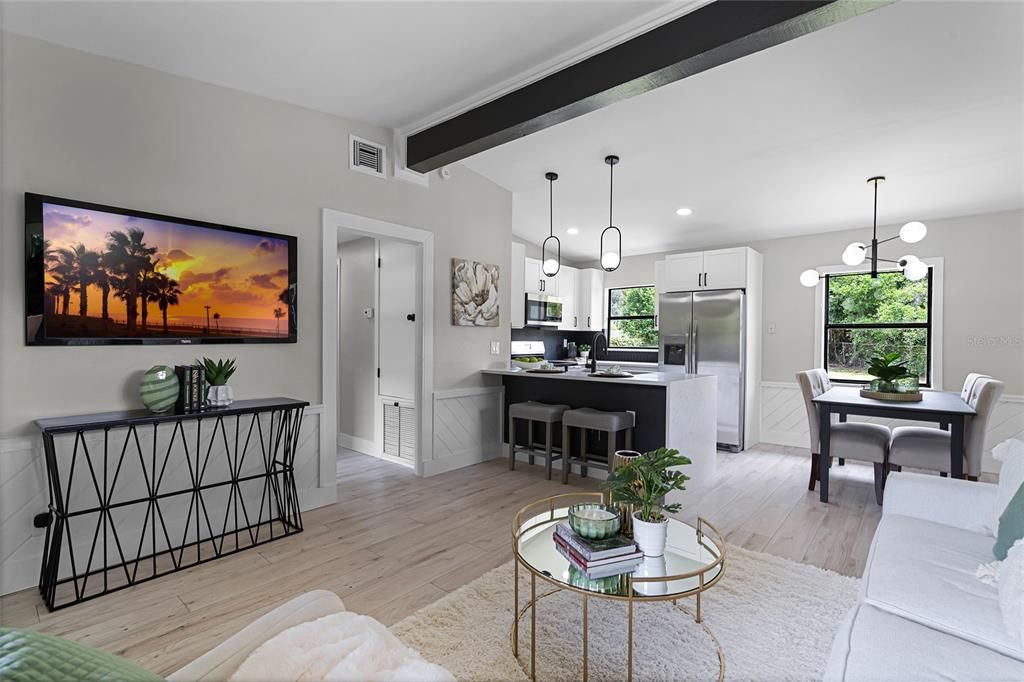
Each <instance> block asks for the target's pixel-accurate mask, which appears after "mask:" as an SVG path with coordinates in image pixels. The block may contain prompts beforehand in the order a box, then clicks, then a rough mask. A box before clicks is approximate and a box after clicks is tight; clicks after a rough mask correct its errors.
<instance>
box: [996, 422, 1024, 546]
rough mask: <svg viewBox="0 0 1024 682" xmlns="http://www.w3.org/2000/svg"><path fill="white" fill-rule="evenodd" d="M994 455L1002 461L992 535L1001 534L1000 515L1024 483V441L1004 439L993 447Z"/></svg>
mask: <svg viewBox="0 0 1024 682" xmlns="http://www.w3.org/2000/svg"><path fill="white" fill-rule="evenodd" d="M992 456H993V457H994V458H995V459H997V460H999V461H1000V462H1002V465H1001V466H1000V467H999V487H998V488H997V489H996V503H995V507H994V508H993V509H992V513H993V517H992V529H993V532H992V535H993V536H996V535H999V517H1000V516H1002V515H1003V512H1004V511H1005V510H1006V505H1008V504H1010V499H1011V498H1012V497H1013V496H1014V495H1016V494H1017V490H1018V489H1019V488H1020V486H1021V484H1024V441H1019V440H1017V439H1016V438H1010V439H1008V440H1004V441H1003V442H1002V443H1000V444H999V445H997V446H995V447H994V448H992Z"/></svg>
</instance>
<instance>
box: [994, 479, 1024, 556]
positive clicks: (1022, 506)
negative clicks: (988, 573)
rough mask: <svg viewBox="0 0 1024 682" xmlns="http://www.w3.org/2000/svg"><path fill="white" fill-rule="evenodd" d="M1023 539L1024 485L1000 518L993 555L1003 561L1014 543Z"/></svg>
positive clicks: (1018, 489)
mask: <svg viewBox="0 0 1024 682" xmlns="http://www.w3.org/2000/svg"><path fill="white" fill-rule="evenodd" d="M1021 538H1024V485H1021V487H1019V488H1017V492H1015V493H1014V494H1013V497H1011V498H1010V502H1009V503H1008V504H1007V505H1006V509H1004V510H1003V513H1002V515H1001V516H1000V517H999V532H998V533H997V534H996V544H995V546H994V547H993V548H992V553H993V554H995V555H996V558H997V559H999V560H1000V561H1002V560H1003V559H1005V558H1006V553H1007V552H1009V551H1010V548H1011V547H1013V543H1015V542H1017V540H1020V539H1021Z"/></svg>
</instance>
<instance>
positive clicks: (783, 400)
mask: <svg viewBox="0 0 1024 682" xmlns="http://www.w3.org/2000/svg"><path fill="white" fill-rule="evenodd" d="M851 419H852V420H856V421H867V422H872V423H875V424H884V425H885V426H888V427H889V428H895V427H897V426H909V425H914V424H917V425H921V426H935V424H931V423H925V422H912V421H901V420H896V419H880V418H876V417H851ZM809 438H810V436H809V434H808V429H807V411H806V410H805V409H804V401H803V397H802V396H801V395H800V386H799V385H798V384H797V383H796V382H793V383H789V382H781V381H778V382H777V381H765V382H762V383H761V442H763V443H775V444H777V445H790V446H794V447H800V448H806V447H807V446H808V440H809ZM1007 438H1020V439H1022V440H1024V396H1016V395H1004V396H1003V397H1002V398H1000V400H999V403H998V405H996V409H995V411H994V412H993V413H992V416H991V417H990V418H989V424H988V435H987V436H986V437H985V445H986V447H987V449H988V450H989V451H990V450H991V449H992V447H994V446H995V445H998V444H999V443H1001V442H1003V441H1004V440H1006V439H1007ZM982 471H985V472H990V473H997V472H998V471H999V463H998V462H996V461H995V460H994V459H992V455H991V454H990V452H986V453H985V458H984V460H982Z"/></svg>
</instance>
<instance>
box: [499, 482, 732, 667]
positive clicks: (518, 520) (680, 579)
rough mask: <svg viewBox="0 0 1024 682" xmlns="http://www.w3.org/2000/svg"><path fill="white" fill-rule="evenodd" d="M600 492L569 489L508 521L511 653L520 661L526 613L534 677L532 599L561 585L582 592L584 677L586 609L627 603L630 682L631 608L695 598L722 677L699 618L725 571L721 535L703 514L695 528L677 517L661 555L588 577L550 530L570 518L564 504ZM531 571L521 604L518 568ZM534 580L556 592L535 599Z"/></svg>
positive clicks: (722, 662) (597, 495)
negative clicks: (593, 602) (595, 603)
mask: <svg viewBox="0 0 1024 682" xmlns="http://www.w3.org/2000/svg"><path fill="white" fill-rule="evenodd" d="M602 499H603V495H602V494H601V493H569V494H566V495H555V496H554V497H549V498H546V499H543V500H538V501H537V502H534V503H532V504H529V505H527V506H525V507H523V508H522V509H521V510H519V512H518V513H517V514H516V515H515V518H514V519H513V522H512V551H513V554H515V611H514V617H513V622H512V654H513V655H514V656H515V657H516V660H517V661H518V660H519V623H520V621H521V620H522V619H523V617H524V616H525V615H526V612H527V611H529V612H530V669H529V670H528V671H527V670H526V669H525V666H523V667H524V672H526V673H528V674H529V676H530V679H531V680H536V679H537V602H538V601H539V599H542V598H543V597H545V596H549V595H550V594H554V593H555V592H557V591H558V590H563V589H564V590H572V591H575V592H578V593H580V594H582V595H583V680H584V682H586V680H587V672H588V671H587V668H588V663H589V657H588V651H587V644H588V642H587V640H588V639H589V633H588V630H589V626H588V622H587V610H588V605H589V601H590V599H591V598H596V599H612V600H620V601H624V602H626V604H627V613H628V615H627V623H628V625H627V628H628V629H627V654H626V655H627V659H626V671H627V680H632V678H633V608H634V604H635V603H637V602H659V601H671V602H672V603H673V605H675V606H676V607H677V608H679V609H680V610H682V611H683V612H684V613H687V614H690V613H691V612H690V611H688V610H687V609H685V608H684V607H680V606H678V604H677V601H678V600H679V599H683V598H686V597H695V598H696V602H697V603H696V611H695V612H694V613H693V614H692V615H693V617H694V620H695V621H696V622H697V623H699V624H700V625H701V627H702V628H703V630H704V632H705V633H706V634H707V636H708V637H709V639H710V640H711V642H712V643H713V646H714V647H715V650H716V653H717V654H718V666H719V680H722V679H724V677H725V656H724V654H723V653H722V649H721V647H720V646H719V644H718V640H717V639H716V638H715V636H714V633H712V632H711V631H710V630H709V629H708V628H707V626H706V625H704V624H703V622H702V620H703V619H702V617H701V603H700V600H701V593H703V592H704V591H705V590H708V589H710V588H711V587H713V586H714V585H715V584H716V583H717V582H718V581H719V580H721V578H722V575H723V574H724V573H725V540H724V538H723V537H722V535H721V533H719V532H718V530H717V529H715V527H714V526H712V525H711V524H710V523H708V522H707V521H705V520H704V519H702V518H698V519H697V525H696V527H694V526H691V525H689V524H686V523H682V522H681V521H676V520H675V519H669V522H668V541H667V542H666V544H665V554H664V556H661V557H645V558H644V560H643V562H642V563H641V564H640V565H639V566H638V567H637V568H636V569H634V570H633V572H632V573H624V574H621V575H618V576H614V577H611V578H599V579H596V580H590V579H588V578H587V577H586V575H585V574H584V573H583V572H582V571H579V570H577V568H576V567H575V566H573V565H572V564H571V563H570V561H569V560H568V559H567V558H565V557H564V556H562V554H561V553H559V551H558V550H557V549H556V546H555V541H554V538H553V537H552V535H553V534H554V531H555V526H557V525H558V524H559V523H561V522H563V521H565V522H567V521H568V511H569V507H570V506H572V505H573V504H577V503H582V502H600V501H602ZM520 566H522V567H523V568H524V569H526V571H527V572H528V573H529V574H530V599H529V601H527V603H526V605H525V606H523V607H520V605H519V568H520ZM537 578H540V579H541V580H543V581H546V582H548V583H551V584H552V585H554V586H555V587H556V588H557V589H556V590H552V591H551V592H549V593H548V594H544V595H541V596H540V597H539V598H538V596H537Z"/></svg>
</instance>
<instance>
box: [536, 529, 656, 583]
mask: <svg viewBox="0 0 1024 682" xmlns="http://www.w3.org/2000/svg"><path fill="white" fill-rule="evenodd" d="M554 538H555V548H556V549H558V552H559V554H561V555H562V556H564V557H565V558H566V559H568V560H569V563H570V564H572V565H573V566H575V567H576V568H577V569H579V570H580V571H582V572H583V573H585V574H586V576H587V577H588V578H590V579H591V580H594V579H596V578H607V577H608V576H612V575H619V574H621V573H631V572H632V571H634V570H635V569H636V567H637V566H639V565H640V562H641V561H643V558H644V555H643V553H642V552H641V551H640V549H639V548H638V547H637V546H636V543H634V542H633V540H632V539H630V538H627V537H626V536H625V535H616V536H614V537H610V538H607V539H605V540H585V539H583V538H581V537H580V536H579V535H577V534H576V533H575V532H573V530H572V528H570V527H569V524H568V523H560V524H558V525H557V526H555V533H554Z"/></svg>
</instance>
